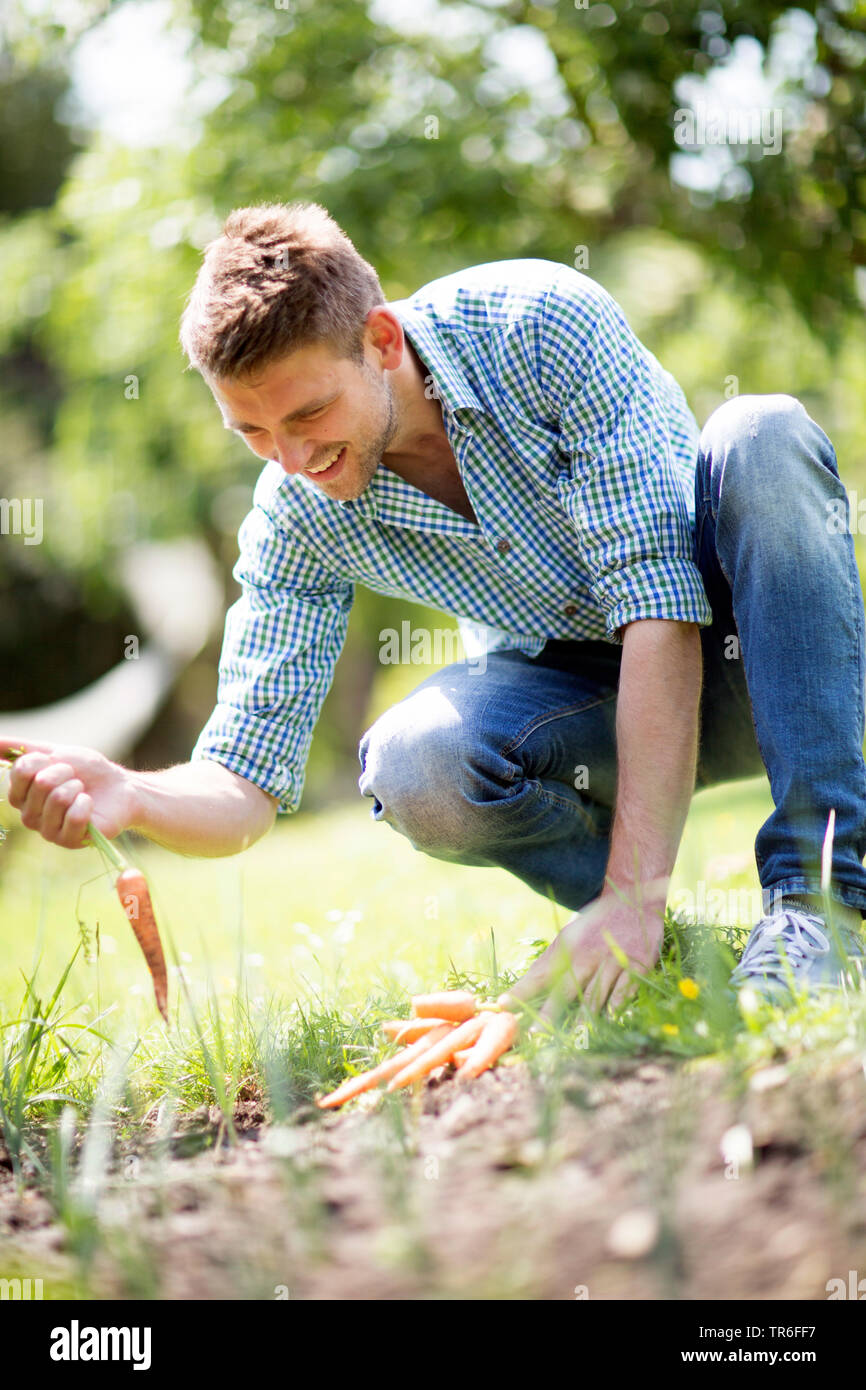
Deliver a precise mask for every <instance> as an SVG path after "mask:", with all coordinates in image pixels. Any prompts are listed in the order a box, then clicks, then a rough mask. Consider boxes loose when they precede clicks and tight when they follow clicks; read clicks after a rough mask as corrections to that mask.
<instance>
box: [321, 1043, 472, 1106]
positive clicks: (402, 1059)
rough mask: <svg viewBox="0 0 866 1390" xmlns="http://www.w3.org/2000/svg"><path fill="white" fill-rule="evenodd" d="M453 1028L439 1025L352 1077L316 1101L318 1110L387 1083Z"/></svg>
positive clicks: (342, 1102) (343, 1102)
mask: <svg viewBox="0 0 866 1390" xmlns="http://www.w3.org/2000/svg"><path fill="white" fill-rule="evenodd" d="M453 1031H454V1028H453V1026H452V1025H451V1024H450V1023H440V1024H439V1027H438V1028H433V1029H431V1031H430V1032H429V1033H425V1035H424V1037H423V1038H419V1039H418V1041H417V1042H416V1043H413V1044H412V1046H411V1047H404V1048H403V1049H402V1051H400V1052H398V1053H397V1055H396V1057H390V1058H389V1059H388V1061H387V1062H381V1063H380V1064H379V1066H378V1067H373V1068H372V1070H371V1071H364V1072H361V1074H360V1075H359V1076H352V1077H350V1078H349V1080H348V1081H344V1082H343V1084H342V1085H341V1086H338V1087H337V1089H336V1091H331V1093H330V1095H327V1096H322V1097H321V1098H320V1099H319V1100H317V1101H316V1104H317V1105H318V1107H319V1109H320V1110H332V1109H334V1108H335V1107H336V1106H338V1105H344V1104H345V1103H346V1101H347V1100H352V1098H353V1097H354V1096H359V1095H360V1094H361V1092H362V1091H369V1090H371V1089H372V1088H373V1086H378V1085H379V1083H380V1082H381V1081H389V1080H390V1079H391V1077H392V1076H395V1075H396V1073H397V1072H399V1071H400V1070H401V1069H402V1068H403V1067H405V1066H407V1065H408V1064H410V1063H412V1062H413V1061H414V1060H415V1058H416V1057H420V1056H421V1054H422V1053H423V1052H425V1051H426V1050H427V1049H428V1048H431V1049H432V1048H433V1047H434V1046H435V1044H436V1043H438V1042H439V1040H440V1038H444V1036H445V1034H446V1033H452V1032H453Z"/></svg>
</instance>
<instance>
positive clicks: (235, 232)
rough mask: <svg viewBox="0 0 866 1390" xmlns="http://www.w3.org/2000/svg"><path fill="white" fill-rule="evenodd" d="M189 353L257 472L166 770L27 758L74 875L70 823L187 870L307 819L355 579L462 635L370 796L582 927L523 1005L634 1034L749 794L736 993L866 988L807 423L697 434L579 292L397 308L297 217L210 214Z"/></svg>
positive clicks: (23, 779) (858, 743) (451, 290)
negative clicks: (214, 227)
mask: <svg viewBox="0 0 866 1390" xmlns="http://www.w3.org/2000/svg"><path fill="white" fill-rule="evenodd" d="M181 341H182V344H183V347H184V349H185V351H186V353H187V355H188V357H189V360H190V363H191V365H192V366H194V367H195V368H197V369H198V370H199V371H200V372H201V374H202V376H203V377H204V379H205V381H206V382H207V384H208V386H209V388H210V390H211V392H212V393H213V396H214V399H215V401H216V403H217V405H218V407H219V409H220V411H221V413H222V416H223V420H224V423H225V425H226V427H227V428H228V429H231V430H234V431H236V432H237V433H238V434H240V435H241V436H242V437H243V438H244V439H245V441H246V443H247V444H248V445H249V447H250V448H251V449H252V450H253V452H254V453H255V454H257V455H258V456H259V457H260V458H262V459H264V460H266V461H267V466H266V467H265V469H264V471H263V472H262V474H261V476H260V479H259V482H258V486H257V488H256V492H255V497H254V505H253V509H252V511H251V512H250V514H249V516H248V517H247V519H246V521H245V522H244V524H243V527H242V528H241V532H240V550H241V553H240V559H239V561H238V566H237V569H236V571H235V573H236V575H237V577H238V579H239V581H240V582H241V584H242V589H243V594H242V597H241V599H240V600H239V601H238V603H237V604H236V605H235V606H234V607H233V608H232V610H231V611H230V613H229V615H228V618H227V621H226V633H225V644H224V649H223V655H222V660H221V666H220V688H219V703H218V704H217V707H216V709H215V710H214V712H213V715H212V717H211V719H210V721H209V722H208V724H207V726H206V727H205V729H204V730H203V731H202V733H201V736H200V738H199V740H198V742H197V744H196V747H195V749H194V750H193V754H192V759H191V761H190V762H189V763H188V764H185V765H183V766H180V767H175V768H170V769H167V770H166V771H162V772H155V773H137V772H131V771H129V770H127V769H125V768H122V767H119V766H117V765H115V764H112V763H110V762H108V761H107V760H106V759H104V758H102V757H100V756H98V755H97V754H95V753H93V752H90V751H88V750H83V749H70V748H52V747H45V746H43V747H41V748H34V747H33V746H32V745H31V746H30V747H29V749H28V752H27V754H26V756H24V757H22V758H21V759H20V760H19V762H18V763H17V765H16V767H15V769H14V770H13V772H12V774H11V792H10V800H11V801H12V804H13V805H14V806H16V807H18V809H19V810H20V811H21V813H22V818H23V821H24V824H25V825H26V826H29V827H30V828H32V829H35V830H38V831H40V832H41V833H42V835H43V836H44V837H45V838H46V839H47V840H50V841H52V842H53V843H55V844H59V845H66V846H69V847H70V848H75V847H78V846H80V845H81V844H82V842H83V840H84V836H85V829H86V824H87V821H88V819H89V818H91V817H92V818H93V820H94V822H95V823H96V825H97V826H98V827H99V828H100V829H101V830H103V831H104V833H106V834H107V835H116V834H118V833H119V832H120V831H122V830H124V829H127V828H134V829H136V830H138V831H140V832H141V833H143V834H144V835H147V836H149V837H150V838H151V839H153V840H156V841H158V842H159V843H161V844H163V845H166V846H168V847H169V848H171V849H173V850H176V851H179V852H181V853H186V854H197V855H221V854H232V853H235V852H237V851H239V850H242V849H243V848H245V847H246V846H247V845H249V844H250V843H252V842H253V841H254V840H256V839H258V838H259V837H260V836H261V835H263V834H264V833H265V832H266V831H267V830H268V829H269V828H270V826H271V825H272V823H273V821H274V817H275V814H276V811H277V809H281V810H282V811H291V810H294V809H295V808H296V807H297V805H298V802H299V799H300V795H301V787H302V783H303V776H304V767H305V764H306V759H307V753H308V750H309V745H310V739H311V736H312V731H313V726H314V724H315V722H316V719H317V716H318V713H319V709H320V707H321V703H322V700H323V699H324V696H325V694H326V692H327V690H328V687H329V685H330V682H331V678H332V673H333V669H334V663H335V662H336V660H337V657H338V654H339V652H340V649H341V645H342V642H343V638H344V634H345V630H346V624H347V619H348V615H349V609H350V606H351V603H352V597H353V592H354V585H355V584H358V583H361V584H366V585H368V586H369V587H370V588H372V589H374V590H378V591H380V592H383V593H389V594H397V595H400V596H401V597H403V598H406V599H410V600H411V599H414V600H418V601H422V602H424V603H427V604H432V605H434V606H436V607H439V608H440V609H443V610H445V611H447V612H450V613H452V614H456V615H457V617H458V619H459V620H460V621H461V622H462V623H463V625H464V626H471V625H479V624H480V625H483V632H484V634H485V640H486V643H487V646H486V660H485V662H484V667H483V674H482V672H481V669H480V668H479V666H478V665H477V664H475V663H473V662H472V661H466V662H462V663H460V662H458V663H455V664H453V665H450V666H448V667H447V668H446V669H444V670H442V671H439V672H437V673H436V674H434V675H433V676H431V677H429V678H428V679H427V680H425V681H423V682H422V683H421V685H420V686H419V688H418V689H417V690H416V691H415V692H414V693H413V694H412V695H410V696H409V697H408V698H407V699H406V700H404V701H402V702H401V703H399V704H398V705H396V706H395V707H394V708H392V709H391V710H389V711H388V712H387V713H386V714H385V715H383V716H382V718H380V719H379V720H378V721H377V722H376V723H375V724H374V725H373V727H372V728H371V729H370V730H369V731H368V732H367V733H366V734H365V735H364V738H363V740H362V743H361V748H360V757H361V767H362V774H361V779H360V788H361V791H362V792H363V794H364V795H365V796H367V797H370V798H371V799H372V801H373V815H374V816H375V818H376V819H378V820H386V821H388V822H389V823H390V824H391V825H392V826H394V827H395V828H396V829H397V830H399V831H400V832H401V833H402V834H404V835H406V836H407V837H408V838H409V839H410V840H411V842H412V843H413V845H415V846H416V847H417V848H419V849H423V850H424V851H426V852H427V853H428V854H431V855H435V856H437V857H439V858H442V859H450V860H456V861H458V862H461V863H466V864H497V865H501V866H502V867H504V868H506V869H508V870H509V871H510V872H511V873H513V874H515V875H516V876H517V877H519V878H521V879H523V880H524V881H525V882H526V883H528V884H530V885H532V886H533V887H534V888H536V889H538V890H540V891H549V892H552V894H553V895H554V897H555V898H556V899H557V900H558V901H559V902H561V903H563V904H565V905H566V906H568V907H571V908H573V909H575V910H577V909H583V908H586V909H587V910H585V911H582V912H580V913H579V914H578V915H577V916H575V917H574V918H573V919H572V920H571V921H570V922H569V923H568V924H567V925H566V926H565V928H564V930H563V931H562V932H561V933H560V934H559V936H558V937H557V938H556V940H555V941H554V942H553V943H552V945H551V946H550V947H549V948H548V950H547V951H546V952H545V953H544V954H543V955H542V956H541V957H540V958H539V960H538V961H536V962H535V964H534V965H533V967H532V968H531V969H530V970H529V972H528V973H527V975H526V976H524V978H523V979H522V980H521V981H519V982H518V984H517V985H516V986H515V988H514V990H513V995H514V996H515V997H517V998H523V999H526V998H529V997H531V996H534V995H541V994H544V993H545V992H548V993H549V992H550V991H551V989H552V988H553V986H554V984H556V985H557V988H558V989H559V991H560V993H559V996H558V997H560V998H562V997H566V998H571V997H575V996H576V995H577V994H579V993H582V994H583V995H584V997H585V999H586V1001H587V1002H588V1003H589V1004H590V1006H592V1007H595V1008H598V1007H601V1006H602V1005H603V1004H604V1003H605V1002H606V1001H609V1002H610V1003H611V1004H612V1005H614V1006H615V1005H618V1004H619V1003H621V1002H622V1001H623V1000H624V999H625V998H626V997H627V996H628V995H629V993H631V992H632V990H633V989H634V987H635V979H636V977H637V976H639V975H640V974H642V973H644V972H645V971H646V970H648V969H649V968H650V967H651V966H652V965H653V964H654V963H655V961H656V960H657V958H658V955H659V951H660V946H661V942H662V934H663V913H664V908H665V898H666V891H667V887H668V883H669V879H670V875H671V872H672V869H673V866H674V861H675V858H676V854H677V848H678V845H679V842H680V837H681V834H682V830H683V826H684V823H685V819H686V814H687V811H688V807H689V802H690V799H691V796H692V793H693V791H694V789H695V786H696V785H697V786H707V785H710V784H712V783H716V782H721V781H725V780H727V779H732V778H737V777H741V776H746V775H752V774H754V773H756V772H757V771H758V770H759V769H760V768H761V767H762V766H764V767H765V768H766V770H767V773H768V775H769V778H770V784H771V788H772V793H773V798H774V802H775V808H776V809H775V811H774V813H773V814H772V815H771V816H770V818H769V819H768V820H767V822H766V824H765V825H764V826H763V827H762V828H761V830H760V832H759V834H758V837H757V842H756V857H757V864H758V870H759V874H760V879H761V884H762V888H763V897H764V909H765V913H766V915H765V916H764V917H763V918H762V920H761V921H760V922H759V923H758V924H757V925H756V926H755V928H754V930H753V932H752V934H751V937H750V940H749V942H748V945H747V948H746V950H745V952H744V954H743V958H742V960H741V962H740V964H739V966H738V968H737V971H736V972H735V983H736V984H740V983H743V982H751V983H753V984H754V985H756V987H757V988H759V989H761V990H763V991H764V992H766V993H768V994H769V993H776V994H778V993H779V992H781V991H782V990H783V989H784V988H785V987H786V986H787V985H788V984H791V983H793V984H796V985H798V986H801V985H803V986H811V985H815V984H821V983H828V984H839V983H840V982H841V980H842V979H843V968H844V967H845V966H846V964H847V963H848V962H847V959H846V958H847V957H849V956H850V957H856V958H859V959H863V958H864V952H863V946H862V938H861V936H860V922H861V918H862V916H863V914H864V911H866V871H864V868H863V864H862V859H863V854H864V850H866V767H864V762H863V755H862V742H863V731H864V711H863V697H864V612H863V603H862V599H861V594H860V587H859V582H858V576H857V570H856V566H855V561H854V551H853V542H852V539H851V536H850V535H849V534H848V531H847V527H846V526H845V525H841V526H840V525H833V524H831V523H832V518H833V516H834V515H835V516H836V517H837V518H838V516H839V515H840V511H839V509H840V508H842V509H844V511H843V513H842V514H844V516H845V517H846V518H847V499H846V495H845V490H844V488H843V487H842V484H841V482H840V480H839V476H838V471H837V467H836V461H835V456H834V453H833V449H832V446H831V445H830V442H829V440H828V439H827V437H826V435H825V434H824V433H823V432H822V430H821V429H820V428H819V427H818V426H817V425H816V424H815V423H814V421H812V420H811V419H810V418H809V416H808V415H807V413H806V411H805V410H804V409H803V407H802V405H800V404H799V403H798V402H797V401H796V400H794V399H792V398H791V397H789V396H785V395H776V396H763V397H761V396H745V397H741V398H739V399H735V400H731V401H729V402H727V403H726V404H724V405H722V406H721V407H720V408H719V409H718V410H717V411H716V412H715V413H714V414H713V416H712V417H711V419H710V421H709V422H708V424H707V425H706V427H705V429H704V431H703V434H701V435H700V437H699V435H698V429H697V425H696V423H695V421H694V417H693V416H692V415H691V412H690V411H689V409H688V406H687V404H686V401H685V398H684V396H683V394H682V391H681V390H680V388H679V387H678V386H677V384H676V382H675V381H674V380H673V378H672V377H671V376H670V375H669V374H668V373H667V372H666V371H665V370H664V369H663V368H662V367H661V366H660V364H659V363H658V362H657V360H656V359H655V358H654V357H653V356H652V354H651V353H649V352H648V351H647V350H646V349H645V348H644V347H643V346H642V345H641V343H640V342H639V341H638V340H637V338H636V337H635V335H634V334H633V332H632V331H631V329H630V328H629V326H628V324H627V322H626V320H625V318H624V316H623V314H622V311H621V310H620V309H619V307H618V306H617V304H616V303H615V302H614V300H613V299H612V298H611V296H610V295H609V294H607V293H606V292H605V291H604V290H603V289H602V288H601V287H600V286H599V285H597V284H596V283H595V282H593V281H592V280H590V279H589V278H588V277H586V276H583V275H580V274H578V272H576V271H574V270H572V269H571V268H569V267H566V266H562V265H558V264H555V263H553V262H549V261H543V260H522V261H505V262H500V263H494V264H490V265H482V266H476V267H473V268H472V269H469V270H466V271H462V272H458V273H457V274H455V275H451V276H447V277H445V278H443V279H441V280H438V281H435V282H433V283H432V284H430V285H427V286H425V287H424V288H423V289H421V290H419V291H418V292H417V294H415V295H413V296H412V297H411V298H410V299H408V300H404V301H401V302H397V303H393V304H387V303H386V302H385V299H384V295H383V293H382V289H381V286H380V284H379V281H378V278H377V276H376V274H375V271H374V270H373V268H372V267H371V266H370V265H369V264H368V263H367V262H366V261H364V260H363V259H362V258H361V257H360V256H359V255H358V253H357V251H356V250H355V248H354V246H353V245H352V243H351V242H350V241H349V240H348V238H347V237H346V236H345V235H344V234H343V233H342V232H341V230H340V229H339V228H338V227H337V225H336V224H335V223H334V222H333V220H332V219H331V218H330V217H329V216H328V214H327V213H326V212H325V211H324V209H322V208H320V207H319V206H318V205H315V204H292V205H290V206H282V205H268V206H263V207H256V208H244V209H241V210H239V211H236V212H234V213H233V214H232V215H231V216H230V217H229V219H228V221H227V223H226V226H225V229H224V232H223V235H222V236H221V237H219V238H218V239H217V240H216V241H214V242H213V243H211V245H210V246H209V247H208V248H207V251H206V253H205V259H204V264H203V266H202V268H201V271H200V273H199V276H198V279H197V281H196V284H195V287H194V289H193V292H192V294H191V296H190V300H189V303H188V305H187V308H186V310H185V313H184V316H183V321H182V326H181ZM702 676H703V688H702ZM13 743H14V739H10V740H8V741H6V742H5V743H4V744H0V748H2V747H8V746H10V744H13ZM831 810H835V837H834V840H833V850H832V878H831V888H830V891H831V894H832V899H833V903H834V909H835V910H834V911H833V913H832V914H831V917H832V921H831V922H826V921H825V920H824V918H823V916H822V913H821V897H820V891H821V871H820V854H821V846H822V842H823V840H824V836H825V831H826V828H827V825H828V817H829V814H830V811H831ZM564 965H565V966H567V970H566V971H565V974H564V975H563V966H564ZM549 1003H550V1001H548V1007H549Z"/></svg>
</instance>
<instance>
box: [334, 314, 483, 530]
mask: <svg viewBox="0 0 866 1390" xmlns="http://www.w3.org/2000/svg"><path fill="white" fill-rule="evenodd" d="M388 308H389V309H392V310H393V311H394V313H395V314H396V315H397V317H398V319H399V320H400V322H401V324H402V325H403V332H404V333H405V335H406V337H407V339H408V340H409V342H410V343H411V344H412V347H413V348H414V349H415V351H416V352H417V354H418V356H419V357H420V359H421V362H422V363H423V365H424V366H425V367H426V368H427V370H428V373H429V376H430V381H429V382H428V383H427V384H426V389H429V390H430V392H431V394H432V393H433V392H434V391H435V393H436V397H437V399H438V400H439V401H440V403H441V405H442V416H443V421H444V424H445V428H446V431H447V432H448V433H449V435H450V434H451V433H452V429H453V430H454V432H455V433H458V434H465V433H467V432H468V431H469V429H470V428H471V421H472V417H473V415H476V414H481V413H483V410H484V407H483V406H482V404H481V402H480V401H479V399H478V397H477V396H476V394H475V392H474V391H473V390H472V387H471V386H470V385H469V382H468V381H467V380H466V377H465V376H464V375H463V373H462V371H461V370H460V366H459V364H458V362H457V354H456V351H455V348H454V347H453V346H452V344H451V343H450V342H449V341H448V338H447V336H446V335H447V334H448V330H447V329H445V330H444V331H443V330H441V329H437V327H436V326H435V324H433V323H432V322H431V320H430V319H429V318H428V317H427V316H426V315H425V314H422V313H421V311H420V309H416V308H415V307H414V306H413V305H412V304H411V303H410V302H409V300H406V299H398V300H394V301H392V302H389V304H388ZM449 424H450V425H451V426H452V429H449ZM401 484H402V485H401ZM416 492H417V489H416V488H411V489H410V488H409V484H408V483H402V480H401V479H398V478H395V477H394V476H393V475H392V474H388V473H387V471H386V472H384V473H383V470H382V469H381V468H380V469H379V470H378V471H377V472H376V473H375V474H374V475H373V479H372V481H371V483H370V486H369V487H368V488H367V490H366V492H364V493H362V494H361V496H360V497H356V498H354V499H352V500H350V501H345V502H344V501H341V500H340V499H339V498H337V499H335V500H336V502H337V505H338V506H339V507H341V508H342V509H343V510H344V511H355V512H360V513H361V514H362V515H364V516H375V515H376V514H377V511H378V507H377V501H378V500H379V499H380V497H381V500H382V501H385V499H386V498H388V499H393V500H394V501H396V500H397V495H398V494H399V493H402V494H403V500H405V499H406V498H407V497H409V496H412V495H413V494H415V493H416ZM424 502H425V504H428V503H429V504H430V508H435V509H436V510H437V511H439V512H441V513H442V514H443V515H442V516H441V517H440V521H442V522H445V521H446V520H447V518H446V517H445V515H444V514H445V513H447V515H448V517H450V518H452V522H451V524H449V525H443V526H442V528H441V529H449V530H450V529H453V530H459V531H461V532H465V533H467V534H469V533H471V534H474V533H477V530H478V528H477V526H475V525H474V524H473V523H471V522H468V521H466V519H465V518H463V517H459V516H457V514H456V513H455V512H450V511H449V509H448V508H447V507H444V506H442V504H441V503H435V502H433V500H432V498H425V499H424ZM392 519H394V518H393V517H392ZM466 528H470V530H469V531H468V532H467V530H466Z"/></svg>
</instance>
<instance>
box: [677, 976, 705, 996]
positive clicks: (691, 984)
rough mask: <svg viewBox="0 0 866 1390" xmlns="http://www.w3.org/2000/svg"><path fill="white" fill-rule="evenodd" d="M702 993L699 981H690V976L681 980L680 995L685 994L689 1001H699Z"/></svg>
mask: <svg viewBox="0 0 866 1390" xmlns="http://www.w3.org/2000/svg"><path fill="white" fill-rule="evenodd" d="M700 992H701V987H700V985H699V984H698V982H697V980H690V979H689V978H688V976H686V978H685V979H684V980H680V994H684V995H685V996H686V998H687V999H697V997H698V995H699V994H700Z"/></svg>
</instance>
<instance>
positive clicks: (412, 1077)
mask: <svg viewBox="0 0 866 1390" xmlns="http://www.w3.org/2000/svg"><path fill="white" fill-rule="evenodd" d="M382 1031H383V1032H384V1033H385V1034H386V1035H387V1036H388V1037H389V1038H390V1039H391V1040H392V1041H393V1042H395V1043H403V1044H404V1046H403V1047H402V1048H401V1050H400V1051H399V1052H397V1053H396V1054H395V1055H394V1056H393V1057H389V1059H388V1060H387V1062H382V1063H380V1065H379V1066H378V1067H373V1069H372V1070H371V1071H365V1072H361V1073H360V1075H359V1076H353V1077H351V1078H350V1079H349V1080H348V1081H344V1082H343V1084H342V1086H338V1087H337V1089H336V1091H332V1092H331V1093H330V1095H327V1096H321V1097H319V1099H318V1100H317V1101H316V1104H317V1105H318V1106H319V1107H320V1109H322V1110H332V1109H334V1108H335V1107H336V1106H338V1105H345V1103H346V1101H347V1100H352V1099H354V1097H355V1096H359V1095H361V1093H362V1092H363V1091H369V1090H372V1089H373V1087H374V1086H380V1085H382V1083H383V1082H387V1084H388V1090H389V1091H397V1090H400V1088H401V1087H403V1086H409V1085H411V1084H412V1083H413V1082H415V1081H420V1080H421V1079H422V1078H423V1077H425V1076H428V1075H429V1073H430V1072H432V1071H435V1070H436V1068H437V1067H442V1066H445V1065H446V1064H447V1063H449V1062H450V1063H451V1064H452V1065H453V1066H455V1067H456V1068H457V1076H458V1079H459V1080H461V1081H468V1080H470V1078H472V1077H475V1076H480V1075H481V1073H482V1072H483V1071H487V1069H488V1067H492V1066H493V1064H494V1063H495V1062H496V1061H497V1060H498V1058H500V1057H501V1056H502V1054H503V1052H507V1051H508V1049H509V1048H510V1047H511V1046H512V1044H513V1043H514V1039H515V1038H516V1036H517V1016H516V1014H512V1013H508V1012H507V1011H506V1010H504V1009H502V1010H500V1009H496V1008H495V1007H491V1006H487V1007H481V1008H479V1004H478V1000H477V999H476V997H475V995H474V994H471V993H470V992H469V991H468V990H446V991H444V992H443V993H440V994H417V995H415V997H414V998H413V1000H412V1017H411V1018H410V1019H408V1020H405V1019H399V1018H393V1019H388V1020H387V1021H386V1022H385V1023H383V1024H382Z"/></svg>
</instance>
